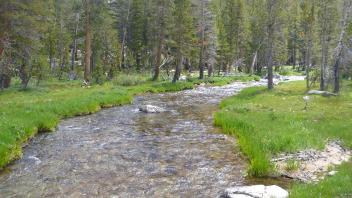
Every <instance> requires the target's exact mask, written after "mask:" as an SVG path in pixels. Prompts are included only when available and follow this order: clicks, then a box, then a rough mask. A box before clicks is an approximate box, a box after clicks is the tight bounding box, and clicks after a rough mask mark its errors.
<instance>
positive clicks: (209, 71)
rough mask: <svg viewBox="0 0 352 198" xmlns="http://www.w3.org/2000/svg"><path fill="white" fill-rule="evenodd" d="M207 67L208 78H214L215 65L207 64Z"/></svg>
mask: <svg viewBox="0 0 352 198" xmlns="http://www.w3.org/2000/svg"><path fill="white" fill-rule="evenodd" d="M206 66H207V68H208V77H212V76H213V65H212V64H207V63H206Z"/></svg>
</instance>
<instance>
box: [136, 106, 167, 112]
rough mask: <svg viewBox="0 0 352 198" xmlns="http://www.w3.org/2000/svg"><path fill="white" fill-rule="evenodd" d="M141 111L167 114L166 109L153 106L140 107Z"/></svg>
mask: <svg viewBox="0 0 352 198" xmlns="http://www.w3.org/2000/svg"><path fill="white" fill-rule="evenodd" d="M139 111H141V112H144V113H161V112H165V109H163V108H161V107H157V106H153V105H142V106H140V107H139Z"/></svg>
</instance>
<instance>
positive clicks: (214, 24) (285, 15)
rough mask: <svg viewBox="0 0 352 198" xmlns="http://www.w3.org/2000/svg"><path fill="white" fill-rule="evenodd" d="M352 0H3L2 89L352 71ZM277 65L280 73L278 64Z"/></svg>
mask: <svg viewBox="0 0 352 198" xmlns="http://www.w3.org/2000/svg"><path fill="white" fill-rule="evenodd" d="M350 12H351V1H350V0H45V1H44V0H0V87H1V89H4V88H8V87H9V86H10V84H11V79H14V78H16V79H20V84H21V87H22V88H26V87H27V86H28V83H29V82H30V81H31V80H32V81H35V82H36V83H38V84H39V83H40V81H41V80H46V79H51V78H57V79H61V80H75V79H84V80H85V82H86V83H103V82H105V81H109V80H112V79H114V78H116V75H117V74H121V73H122V74H126V73H143V74H150V76H152V79H153V80H158V79H160V78H163V79H170V80H173V82H176V81H177V80H179V79H180V75H181V73H182V72H184V71H188V72H191V71H199V78H201V79H202V78H204V77H206V76H212V75H228V74H231V73H233V72H245V73H250V74H257V75H262V76H264V75H266V74H268V78H269V84H268V86H269V88H272V80H271V79H272V76H273V73H274V72H275V71H276V72H278V71H280V72H281V73H283V74H284V73H285V71H283V70H284V69H283V68H282V67H281V66H283V65H292V66H293V68H294V70H297V71H302V72H304V73H305V75H307V87H310V86H311V85H312V84H313V83H315V82H318V83H320V88H321V89H322V90H326V89H333V91H335V92H338V91H339V89H340V86H339V82H340V79H341V78H350V76H351V75H352V71H351V69H352V68H351V67H350V65H349V62H350V59H351V57H352V54H351V51H350V48H351V44H352V42H351V39H350V38H351V34H352V24H351V23H350ZM273 70H274V71H273Z"/></svg>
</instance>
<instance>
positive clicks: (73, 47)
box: [69, 13, 79, 80]
mask: <svg viewBox="0 0 352 198" xmlns="http://www.w3.org/2000/svg"><path fill="white" fill-rule="evenodd" d="M78 25H79V13H76V24H75V35H74V37H73V46H72V52H71V73H70V77H69V78H70V80H74V79H75V78H76V74H75V60H76V51H77V34H78Z"/></svg>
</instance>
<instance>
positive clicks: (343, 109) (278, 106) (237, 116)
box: [215, 82, 352, 176]
mask: <svg viewBox="0 0 352 198" xmlns="http://www.w3.org/2000/svg"><path fill="white" fill-rule="evenodd" d="M350 90H351V87H350V83H349V84H348V85H345V86H344V92H343V93H342V95H341V96H339V97H330V98H325V97H322V96H311V101H310V102H309V105H308V111H305V110H304V100H303V96H304V95H305V91H306V89H305V87H304V82H293V83H286V84H282V85H280V86H279V87H277V88H276V89H275V90H273V91H267V90H266V88H264V87H255V88H248V89H245V90H243V91H242V92H241V93H240V94H239V95H237V96H234V97H231V98H228V99H226V100H224V101H223V102H222V103H221V108H222V110H221V111H220V112H218V113H216V115H215V124H216V125H218V126H221V127H222V128H224V131H225V132H227V133H229V134H233V135H236V136H238V139H239V143H240V145H241V148H242V150H243V151H244V153H245V154H247V155H248V157H249V159H250V162H251V165H250V169H249V173H250V174H252V175H255V176H265V175H268V174H269V173H270V172H272V167H271V165H270V163H269V159H270V158H271V157H272V156H273V155H275V154H278V153H280V152H293V151H297V150H300V149H304V148H323V146H324V144H325V142H326V140H327V139H328V138H331V139H341V140H344V144H345V145H346V146H348V147H352V141H351V140H352V133H350V129H351V127H352V111H351V109H352V97H351V95H350Z"/></svg>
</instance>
